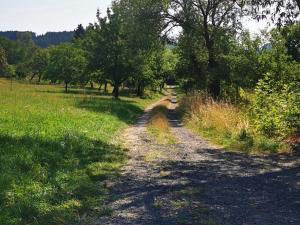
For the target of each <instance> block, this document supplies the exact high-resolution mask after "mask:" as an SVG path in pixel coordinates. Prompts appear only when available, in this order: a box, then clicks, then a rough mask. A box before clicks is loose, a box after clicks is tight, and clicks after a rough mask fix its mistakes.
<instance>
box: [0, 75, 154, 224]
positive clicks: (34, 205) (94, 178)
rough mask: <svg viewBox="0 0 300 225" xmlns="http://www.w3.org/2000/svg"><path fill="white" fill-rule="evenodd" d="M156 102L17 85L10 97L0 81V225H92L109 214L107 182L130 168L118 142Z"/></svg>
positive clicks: (45, 86) (1, 80) (79, 91)
mask: <svg viewBox="0 0 300 225" xmlns="http://www.w3.org/2000/svg"><path fill="white" fill-rule="evenodd" d="M156 97H158V96H156ZM151 101H153V99H146V100H141V99H138V98H129V97H122V98H121V101H115V100H112V98H111V97H110V96H105V95H102V96H100V95H97V92H96V91H89V92H88V94H87V95H84V94H83V91H82V90H77V89H71V90H70V93H69V94H65V93H63V88H62V87H59V86H55V87H53V86H49V85H29V84H22V83H17V82H14V83H13V91H11V90H10V82H9V81H7V80H4V79H0V171H1V174H0V224H3V225H4V224H5V225H11V224H20V225H21V224H22V225H24V224H35V225H42V224H68V225H70V224H89V222H91V221H89V220H90V218H93V217H94V216H95V215H97V216H100V215H101V214H105V213H109V212H110V210H109V209H108V208H106V207H105V205H104V204H103V201H104V200H105V198H106V197H107V194H108V191H109V190H108V188H107V186H108V185H106V184H107V182H106V181H107V180H110V179H112V178H115V177H116V176H118V169H119V168H120V166H122V165H123V164H124V163H125V162H126V154H125V151H124V149H122V148H121V147H120V145H119V142H118V136H119V135H118V134H119V132H121V131H122V130H123V129H124V128H126V127H127V126H128V125H129V124H131V123H133V121H134V120H135V118H136V117H137V116H138V115H139V114H140V113H142V111H143V108H144V107H145V106H146V105H148V104H149V103H150V102H151Z"/></svg>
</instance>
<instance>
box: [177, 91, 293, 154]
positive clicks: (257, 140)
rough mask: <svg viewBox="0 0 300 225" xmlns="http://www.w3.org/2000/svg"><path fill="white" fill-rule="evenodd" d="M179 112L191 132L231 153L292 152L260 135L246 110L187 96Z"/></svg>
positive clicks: (200, 97)
mask: <svg viewBox="0 0 300 225" xmlns="http://www.w3.org/2000/svg"><path fill="white" fill-rule="evenodd" d="M179 110H180V112H181V115H182V116H183V120H184V122H185V124H186V125H187V126H188V127H189V128H190V129H191V130H193V131H194V132H195V133H197V134H199V135H201V136H203V137H204V138H206V139H208V140H210V141H212V142H213V143H215V144H217V145H221V146H222V147H224V148H226V149H228V150H233V151H243V152H246V153H275V152H286V151H289V148H288V146H286V145H285V144H284V143H283V142H281V141H280V140H276V139H275V138H274V139H272V138H268V137H265V136H263V135H261V134H260V133H258V132H257V131H256V130H255V128H254V127H253V126H252V125H251V118H250V116H249V114H248V112H247V111H246V109H243V108H238V107H236V106H234V105H231V104H228V103H225V102H215V101H213V100H211V99H206V98H204V97H202V96H200V95H199V96H189V97H183V98H182V99H181V103H180V109H179Z"/></svg>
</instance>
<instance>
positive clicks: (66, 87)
mask: <svg viewBox="0 0 300 225" xmlns="http://www.w3.org/2000/svg"><path fill="white" fill-rule="evenodd" d="M65 92H66V93H68V82H66V83H65Z"/></svg>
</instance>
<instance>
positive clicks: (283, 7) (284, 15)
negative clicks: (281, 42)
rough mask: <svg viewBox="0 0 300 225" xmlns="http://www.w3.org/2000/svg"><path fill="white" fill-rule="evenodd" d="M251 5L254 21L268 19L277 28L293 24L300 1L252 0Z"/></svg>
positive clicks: (299, 7)
mask: <svg viewBox="0 0 300 225" xmlns="http://www.w3.org/2000/svg"><path fill="white" fill-rule="evenodd" d="M251 3H252V6H253V15H254V18H255V19H257V20H262V19H266V18H267V17H270V18H271V20H272V21H273V22H274V23H276V24H277V26H278V27H282V25H284V24H292V23H294V22H295V21H296V20H297V18H298V16H299V13H300V0H252V1H251Z"/></svg>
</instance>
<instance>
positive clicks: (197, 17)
mask: <svg viewBox="0 0 300 225" xmlns="http://www.w3.org/2000/svg"><path fill="white" fill-rule="evenodd" d="M244 6H245V1H243V0H224V1H217V0H208V1H204V0H200V1H199V0H173V1H171V3H170V6H169V8H168V9H167V10H165V12H164V17H165V21H166V25H165V27H169V26H170V25H171V26H180V27H181V28H182V29H183V32H184V34H185V36H186V37H193V36H198V37H201V39H202V40H203V44H204V47H205V49H206V52H207V55H208V60H207V63H208V69H209V70H208V71H207V72H208V73H210V78H211V79H210V85H209V91H210V92H211V94H212V95H213V96H215V97H218V96H219V95H220V91H221V90H220V81H221V78H220V77H219V75H218V74H216V73H215V71H214V70H215V68H216V67H217V66H218V60H217V54H216V53H217V52H216V42H217V39H218V38H219V37H220V36H222V35H224V34H226V32H235V31H236V29H238V28H239V27H241V23H240V17H241V15H242V12H243V10H242V9H243V7H244ZM193 58H194V63H195V62H196V60H195V59H196V58H197V56H193ZM195 67H197V66H195ZM199 76H201V74H199Z"/></svg>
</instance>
